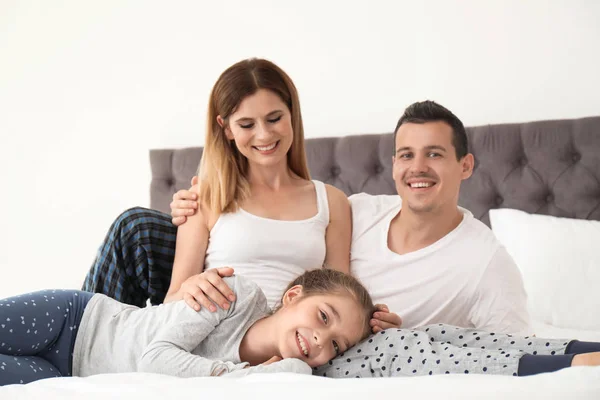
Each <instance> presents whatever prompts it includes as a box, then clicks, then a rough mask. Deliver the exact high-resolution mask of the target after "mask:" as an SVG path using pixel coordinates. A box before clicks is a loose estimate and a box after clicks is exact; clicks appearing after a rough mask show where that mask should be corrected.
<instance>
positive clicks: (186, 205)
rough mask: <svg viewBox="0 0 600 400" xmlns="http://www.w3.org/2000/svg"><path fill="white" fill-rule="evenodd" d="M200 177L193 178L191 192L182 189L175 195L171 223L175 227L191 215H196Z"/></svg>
mask: <svg viewBox="0 0 600 400" xmlns="http://www.w3.org/2000/svg"><path fill="white" fill-rule="evenodd" d="M197 192H198V177H197V176H194V177H193V178H192V187H190V188H189V190H185V189H181V190H180V191H178V192H177V193H175V194H174V195H173V201H172V202H171V204H170V206H171V217H172V219H171V221H172V222H173V225H175V226H179V225H181V224H183V223H185V221H187V217H188V216H190V215H194V214H195V213H196V211H197V210H198V193H197Z"/></svg>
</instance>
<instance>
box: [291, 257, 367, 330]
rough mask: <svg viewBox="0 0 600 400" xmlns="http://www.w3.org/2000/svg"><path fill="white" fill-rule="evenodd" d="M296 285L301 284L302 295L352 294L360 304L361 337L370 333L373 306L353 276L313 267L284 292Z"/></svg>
mask: <svg viewBox="0 0 600 400" xmlns="http://www.w3.org/2000/svg"><path fill="white" fill-rule="evenodd" d="M296 285H301V286H302V295H303V296H314V295H319V294H320V295H323V294H347V295H350V296H352V297H353V298H354V299H355V300H356V302H357V303H358V304H359V305H360V307H361V310H360V312H361V313H362V315H363V317H364V324H363V333H362V337H363V338H365V337H367V336H368V335H369V334H370V333H371V326H370V325H369V321H370V319H371V316H372V315H373V312H374V311H375V306H374V305H373V300H372V299H371V295H370V294H369V292H368V291H367V289H366V288H365V287H364V286H363V285H362V284H361V283H360V282H359V281H358V280H357V279H356V278H354V277H353V276H351V275H348V274H344V273H343V272H340V271H336V270H333V269H326V268H319V269H314V270H312V271H307V272H305V273H304V274H302V275H300V276H299V277H297V278H296V279H294V280H293V281H292V282H290V284H289V285H288V287H287V288H286V289H285V291H284V293H286V292H287V291H288V290H289V289H290V288H292V287H294V286H296ZM282 302H283V301H282Z"/></svg>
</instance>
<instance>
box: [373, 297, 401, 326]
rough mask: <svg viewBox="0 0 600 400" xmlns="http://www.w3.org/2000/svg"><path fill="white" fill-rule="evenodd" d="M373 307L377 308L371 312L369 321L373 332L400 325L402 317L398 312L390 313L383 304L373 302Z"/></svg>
mask: <svg viewBox="0 0 600 400" xmlns="http://www.w3.org/2000/svg"><path fill="white" fill-rule="evenodd" d="M375 307H376V308H377V310H375V312H374V313H373V319H371V321H370V325H371V330H372V331H373V333H377V332H381V331H383V330H385V329H390V328H400V326H402V318H400V316H399V315H398V314H395V313H391V312H390V310H389V309H388V307H387V306H386V305H385V304H375Z"/></svg>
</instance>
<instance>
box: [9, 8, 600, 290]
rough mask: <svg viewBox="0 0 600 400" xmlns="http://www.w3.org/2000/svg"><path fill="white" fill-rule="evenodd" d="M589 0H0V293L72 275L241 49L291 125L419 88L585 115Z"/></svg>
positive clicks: (67, 282)
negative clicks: (290, 99) (262, 60)
mask: <svg viewBox="0 0 600 400" xmlns="http://www.w3.org/2000/svg"><path fill="white" fill-rule="evenodd" d="M598 21H600V2H595V1H593V0H590V1H573V0H571V1H526V2H522V1H493V2H489V1H456V2H453V1H373V0H371V1H368V2H367V1H354V2H351V1H305V0H303V1H296V2H288V1H281V0H274V1H266V0H253V1H244V0H240V1H237V0H227V1H222V2H216V1H214V2H204V1H173V2H165V1H146V0H144V1H106V0H102V1H82V0H64V1H58V0H54V1H51V2H50V1H43V0H41V1H25V0H24V1H19V0H8V1H7V0H0V135H1V136H0V190H1V194H0V212H1V213H2V215H1V217H0V221H1V228H2V229H1V230H0V235H1V236H0V297H4V296H8V295H12V294H16V293H19V292H22V291H29V290H34V289H40V288H46V287H61V288H62V287H72V288H75V287H79V285H80V283H81V281H82V279H83V277H84V275H85V273H86V271H87V268H88V267H89V265H90V263H91V261H92V259H93V257H94V255H95V252H96V249H97V247H98V245H99V244H100V242H101V240H102V239H103V237H104V234H105V232H106V230H107V228H108V226H109V225H110V223H111V221H112V219H113V218H114V217H116V215H117V214H118V213H119V212H120V211H122V210H124V209H125V208H127V207H130V206H132V205H147V204H148V201H149V200H148V185H149V180H150V174H149V163H148V149H150V148H160V147H183V146H193V145H200V144H202V143H203V127H204V125H205V120H204V112H205V104H206V102H207V98H208V93H209V90H210V88H211V86H212V84H213V83H214V81H215V80H216V78H217V77H218V75H219V73H220V72H221V71H222V70H223V69H225V68H226V67H228V66H229V65H230V64H232V63H234V62H236V61H238V60H240V59H242V58H246V57H250V56H259V57H266V58H269V59H271V60H273V61H275V62H276V63H278V64H279V65H280V66H281V67H283V68H284V69H285V70H286V71H287V72H288V73H289V74H290V75H291V76H292V77H293V79H294V80H295V82H296V84H297V86H298V88H299V91H300V96H301V100H302V107H303V113H304V118H305V126H306V134H307V136H308V137H316V136H332V135H344V134H349V133H365V132H366V133H379V132H388V131H390V130H391V129H392V128H393V126H394V124H395V122H396V120H397V118H398V117H399V116H400V114H401V112H402V110H403V108H404V107H405V106H407V105H408V104H410V103H412V102H414V101H417V100H423V99H434V100H437V101H439V102H441V103H442V104H444V105H446V106H447V107H449V108H450V109H451V110H453V111H454V112H455V113H456V114H457V115H458V116H459V117H461V118H462V119H463V121H464V122H465V124H466V125H474V124H486V123H499V122H512V121H514V122H517V121H527V120H537V119H545V118H569V117H581V116H589V115H600V96H599V95H598V94H599V92H600V74H599V73H598V71H600V55H599V53H600V41H599V39H600V28H599V24H598Z"/></svg>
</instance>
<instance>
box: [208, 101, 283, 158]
mask: <svg viewBox="0 0 600 400" xmlns="http://www.w3.org/2000/svg"><path fill="white" fill-rule="evenodd" d="M217 120H218V122H219V124H221V125H223V120H222V119H221V117H220V116H219V117H217ZM225 132H226V135H227V138H228V139H229V140H234V141H235V145H236V146H237V148H238V150H239V151H240V152H241V153H242V154H243V155H244V156H245V157H246V158H247V159H248V162H249V164H250V166H262V167H273V166H277V165H281V164H282V163H283V164H284V165H287V152H288V150H289V149H290V147H291V146H292V142H293V140H294V131H293V129H292V120H291V114H290V110H289V109H288V107H287V105H286V104H285V103H284V102H283V101H282V100H281V98H280V97H279V96H278V95H277V94H275V93H273V92H272V91H270V90H267V89H259V90H258V91H257V92H256V93H254V94H253V95H250V96H248V97H246V98H245V99H244V100H242V102H241V103H240V105H239V107H238V108H237V110H236V111H235V112H234V113H233V114H231V115H230V116H229V120H228V124H227V126H226V129H225Z"/></svg>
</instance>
